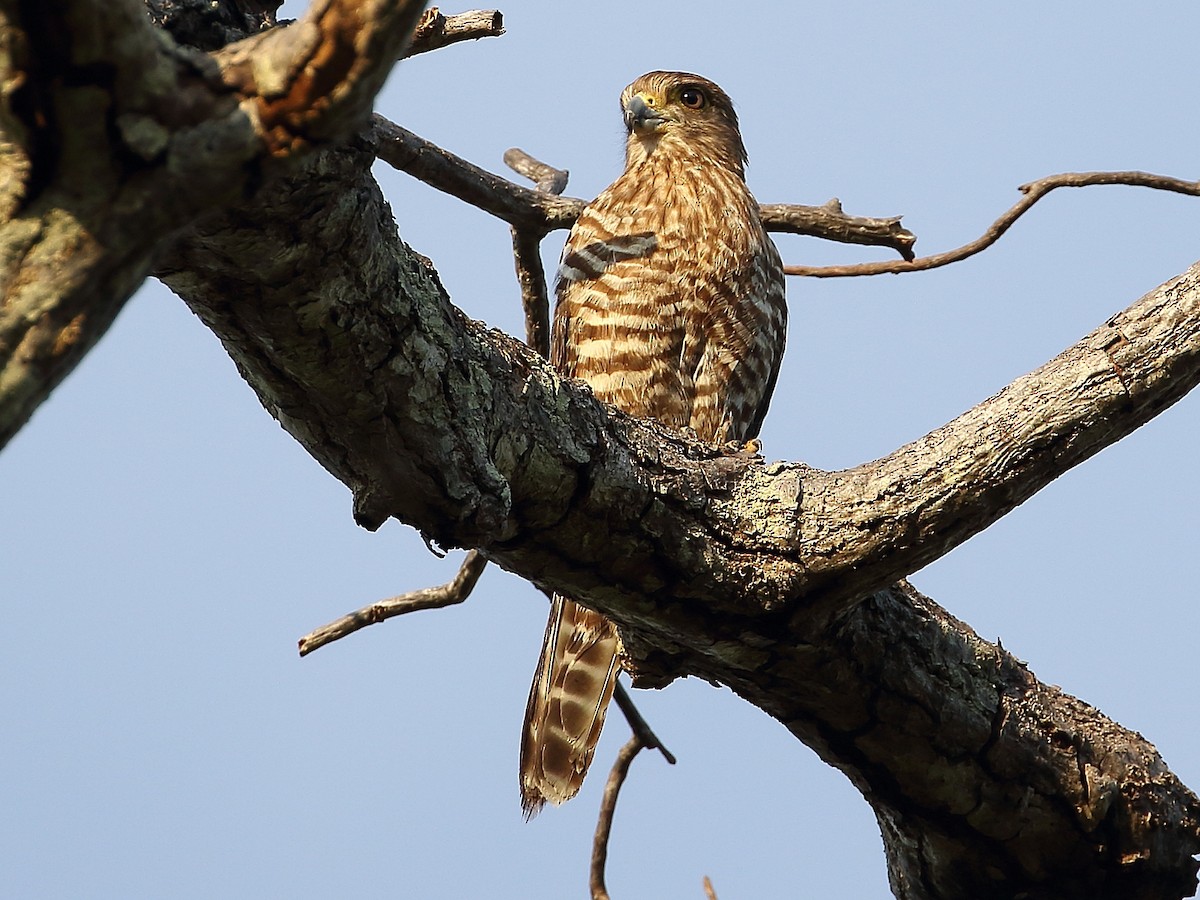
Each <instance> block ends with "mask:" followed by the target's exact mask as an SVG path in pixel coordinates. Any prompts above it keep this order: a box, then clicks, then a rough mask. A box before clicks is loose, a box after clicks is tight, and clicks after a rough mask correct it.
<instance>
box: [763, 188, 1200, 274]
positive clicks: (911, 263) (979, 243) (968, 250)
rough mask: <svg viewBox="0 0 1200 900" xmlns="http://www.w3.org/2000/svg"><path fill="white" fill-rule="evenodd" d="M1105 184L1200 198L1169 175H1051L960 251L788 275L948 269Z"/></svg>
mask: <svg viewBox="0 0 1200 900" xmlns="http://www.w3.org/2000/svg"><path fill="white" fill-rule="evenodd" d="M1102 184H1123V185H1129V186H1132V187H1145V188H1151V189H1153V190H1156V191H1170V192H1172V193H1176V194H1188V195H1190V196H1193V197H1200V181H1185V180H1183V179H1180V178H1173V177H1171V176H1169V175H1152V174H1150V173H1149V172H1064V173H1063V174H1061V175H1047V176H1046V177H1045V178H1039V179H1038V180H1037V181H1031V182H1029V183H1028V184H1023V185H1021V186H1020V187H1019V188H1018V189H1017V190H1019V191H1020V192H1021V193H1022V194H1024V195H1025V196H1024V197H1022V198H1021V199H1020V200H1018V201H1017V202H1016V203H1014V204H1013V205H1012V206H1011V207H1010V208H1009V209H1008V210H1006V211H1005V213H1004V214H1003V215H1002V216H1000V218H998V219H997V220H996V221H995V222H993V223H992V224H991V226H990V227H989V228H988V229H987V231H985V232H984V233H983V234H982V235H980V236H979V237H978V238H976V239H975V240H973V241H971V242H970V243H967V244H963V245H962V246H961V247H958V248H957V249H954V250H947V251H946V252H945V253H937V254H934V255H933V256H922V257H920V258H918V259H913V258H912V257H911V256H910V257H906V261H903V262H894V261H893V262H872V263H855V264H853V265H848V266H785V267H784V271H785V272H787V274H789V275H806V276H808V277H810V278H844V277H849V276H857V275H887V274H893V275H894V274H899V273H901V272H921V271H924V270H925V269H936V268H938V267H940V266H948V265H950V264H951V263H955V262H959V261H960V260H963V259H966V258H967V257H969V256H974V255H975V254H976V253H979V252H981V251H983V250H986V249H987V248H988V247H990V246H991V245H992V244H994V243H996V241H998V240H1000V238H1001V237H1002V236H1003V235H1004V232H1006V231H1008V229H1009V228H1010V227H1012V224H1013V223H1014V222H1016V221H1017V219H1019V218H1021V216H1023V215H1024V214H1025V213H1026V212H1028V211H1029V209H1030V208H1031V207H1032V206H1033V205H1034V204H1035V203H1037V202H1038V201H1039V200H1041V199H1042V198H1043V197H1045V196H1046V195H1047V194H1049V193H1050V192H1051V191H1053V190H1056V189H1057V188H1061V187H1092V186H1093V185H1102ZM864 243H865V242H864Z"/></svg>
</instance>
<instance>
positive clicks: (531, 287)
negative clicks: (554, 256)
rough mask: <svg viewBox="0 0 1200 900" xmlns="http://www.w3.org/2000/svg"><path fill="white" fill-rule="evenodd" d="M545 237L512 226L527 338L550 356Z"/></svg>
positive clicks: (531, 343) (542, 352)
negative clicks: (544, 267)
mask: <svg viewBox="0 0 1200 900" xmlns="http://www.w3.org/2000/svg"><path fill="white" fill-rule="evenodd" d="M542 237H543V235H541V234H538V233H537V232H534V231H530V230H529V229H527V228H520V227H518V226H516V225H514V226H513V227H512V241H513V262H514V263H515V264H516V267H517V283H518V284H519V285H520V286H521V306H523V307H524V309H525V342H526V343H527V344H529V346H530V347H532V348H533V349H534V350H536V351H537V352H538V353H540V354H541V355H542V356H543V357H546V358H547V359H548V358H549V357H550V297H549V295H548V294H547V292H546V274H545V272H544V271H543V270H542Z"/></svg>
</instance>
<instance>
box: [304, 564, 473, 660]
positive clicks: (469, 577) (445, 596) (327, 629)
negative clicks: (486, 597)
mask: <svg viewBox="0 0 1200 900" xmlns="http://www.w3.org/2000/svg"><path fill="white" fill-rule="evenodd" d="M486 565H487V560H486V559H484V558H483V556H482V555H481V554H480V553H479V551H478V550H472V551H470V552H469V553H468V554H467V557H466V559H464V560H463V563H462V566H461V567H459V570H458V574H457V575H455V576H454V580H453V581H449V582H447V583H446V584H442V585H438V586H437V587H431V588H422V589H421V590H419V591H409V592H408V593H407V594H400V595H399V596H397V597H389V598H388V599H387V600H380V601H378V602H377V603H372V604H371V605H370V606H365V607H363V608H362V609H360V610H358V611H357V612H352V613H350V614H349V615H345V616H342V617H341V618H340V619H336V620H334V621H333V622H330V623H329V624H328V625H323V626H321V627H320V628H318V629H317V630H316V631H313V632H310V633H309V634H306V635H305V636H304V637H302V638H300V655H301V656H307V655H308V654H309V653H312V652H313V651H314V650H318V649H320V648H321V647H324V646H325V645H326V644H331V643H333V642H334V641H336V640H339V639H341V638H344V637H346V635H349V634H353V633H354V632H356V631H358V630H359V629H360V628H366V627H367V626H368V625H374V624H375V623H376V622H383V621H385V620H386V619H391V618H394V617H395V616H402V615H405V614H406V613H410V612H416V611H417V610H421V609H441V608H442V607H443V606H453V605H454V604H456V603H462V602H463V601H464V600H466V599H467V597H469V596H471V591H472V590H473V589H474V588H475V583H476V582H477V581H478V580H479V576H480V575H481V574H482V573H483V569H484V567H485V566H486Z"/></svg>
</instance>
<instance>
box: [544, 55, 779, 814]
mask: <svg viewBox="0 0 1200 900" xmlns="http://www.w3.org/2000/svg"><path fill="white" fill-rule="evenodd" d="M621 109H622V112H623V114H624V117H625V127H626V129H627V130H628V133H629V134H628V138H627V140H626V148H625V171H624V173H623V174H622V175H621V177H620V178H618V179H617V180H616V181H614V182H613V183H612V184H611V185H609V187H608V188H607V189H606V190H605V191H604V192H603V193H602V194H600V196H599V197H597V198H596V199H595V200H594V201H592V203H591V204H590V205H589V206H588V207H587V208H586V209H585V210H584V211H583V213H582V214H581V215H580V217H579V220H578V221H577V222H576V223H575V227H574V228H573V229H571V236H570V237H569V238H568V240H567V245H566V247H565V248H564V250H563V256H562V262H561V263H560V265H559V269H558V283H557V287H556V290H557V294H558V305H557V307H556V308H555V313H554V329H553V337H552V344H551V354H550V355H551V361H552V362H553V363H554V365H555V367H556V368H557V369H558V371H559V372H560V373H561V374H562V375H564V376H566V377H569V378H582V379H584V380H585V381H586V382H587V383H588V384H589V385H590V386H591V388H592V390H593V391H594V392H595V395H596V396H597V397H598V398H599V399H601V400H603V401H605V402H606V403H610V404H612V405H613V406H615V407H617V408H619V409H621V410H623V411H625V412H626V413H629V414H630V415H634V416H639V417H644V418H650V419H655V420H657V421H659V422H661V423H663V424H665V425H669V426H671V427H673V428H677V429H680V430H683V429H687V428H691V429H693V430H694V431H695V432H696V434H697V435H698V436H699V437H700V438H701V439H702V440H706V441H712V442H714V443H725V442H730V441H737V442H744V441H747V440H749V439H751V438H753V437H755V436H756V435H757V434H758V430H759V427H760V426H761V425H762V421H763V416H764V415H765V414H766V411H767V404H768V402H769V401H770V399H771V392H772V390H773V389H774V387H775V379H776V376H777V375H778V372H779V363H780V358H781V357H782V355H783V344H784V331H785V325H786V320H787V310H786V307H785V305H784V276H783V267H782V264H781V263H780V259H779V253H778V251H777V250H776V249H775V245H774V244H773V243H772V242H771V239H770V238H769V237H768V236H767V233H766V231H765V230H764V229H763V225H762V221H761V220H760V218H759V212H758V203H757V202H756V201H755V199H754V197H753V196H751V194H750V191H749V190H748V189H747V187H746V181H745V165H746V150H745V147H744V146H743V145H742V137H741V134H740V133H739V131H738V121H737V116H736V115H735V113H734V111H733V104H732V102H731V101H730V99H729V97H728V96H727V95H726V94H725V92H724V91H722V90H721V89H720V88H719V87H717V85H715V84H713V83H712V82H711V81H709V80H707V79H705V78H701V77H700V76H698V75H689V74H687V73H684V72H650V73H649V74H646V75H643V76H642V77H641V78H639V79H637V81H635V82H633V84H631V85H629V86H628V87H627V88H625V90H624V91H623V92H622V94H621ZM620 654H621V641H620V637H619V636H618V634H617V629H616V627H615V626H614V625H613V623H612V622H610V621H609V620H608V619H606V618H604V617H603V616H601V615H599V614H598V613H594V612H592V611H591V610H588V609H585V608H583V607H581V606H579V605H577V604H575V603H573V602H572V601H571V600H568V599H567V598H565V597H560V596H555V597H554V600H553V603H552V605H551V608H550V622H549V624H548V625H547V627H546V637H545V642H544V643H543V645H542V655H541V659H540V661H539V662H538V669H537V673H536V675H535V678H534V683H533V687H532V689H531V691H530V694H529V706H528V708H527V710H526V713H525V731H524V734H523V737H522V741H521V805H522V806H523V808H524V810H525V814H526V815H527V816H532V815H534V814H535V813H536V812H537V811H538V810H539V809H541V807H542V805H543V804H544V803H545V802H546V801H547V800H549V801H550V802H551V803H553V804H559V803H563V802H564V801H566V800H569V799H571V797H573V796H575V794H576V793H577V792H578V790H579V786H580V785H581V784H582V783H583V778H584V775H585V774H586V772H587V768H588V764H589V763H590V762H591V760H592V754H593V752H594V751H595V749H596V741H597V740H598V739H599V737H600V729H601V727H602V726H603V724H604V714H605V711H606V709H607V708H608V703H609V700H610V699H611V698H612V692H613V686H614V683H615V679H616V676H617V671H618V668H619V665H620V663H619V659H620Z"/></svg>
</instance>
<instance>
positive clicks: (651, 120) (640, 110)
mask: <svg viewBox="0 0 1200 900" xmlns="http://www.w3.org/2000/svg"><path fill="white" fill-rule="evenodd" d="M665 121H666V120H665V119H664V118H663V117H662V116H661V115H660V114H659V113H658V112H656V111H655V109H654V107H652V106H651V105H650V104H648V103H647V102H646V101H645V100H644V99H642V95H641V94H634V95H633V96H632V97H630V98H629V102H628V103H626V104H625V127H626V128H628V129H629V130H630V131H636V132H638V133H640V134H645V133H648V132H654V131H657V130H658V126H659V125H661V124H662V123H663V122H665Z"/></svg>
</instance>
